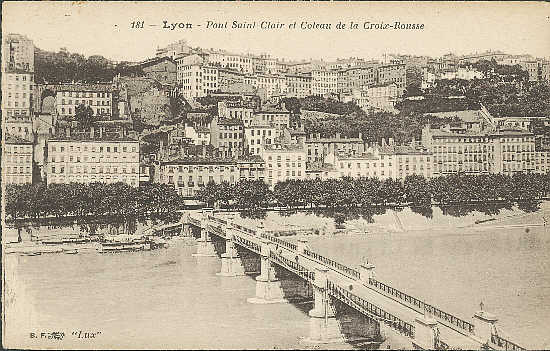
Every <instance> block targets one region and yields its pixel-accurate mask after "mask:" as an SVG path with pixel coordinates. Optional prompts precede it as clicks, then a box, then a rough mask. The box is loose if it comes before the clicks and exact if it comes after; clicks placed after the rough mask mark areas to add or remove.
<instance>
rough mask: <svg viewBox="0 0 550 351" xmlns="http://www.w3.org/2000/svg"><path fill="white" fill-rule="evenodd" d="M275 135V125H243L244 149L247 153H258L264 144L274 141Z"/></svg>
mask: <svg viewBox="0 0 550 351" xmlns="http://www.w3.org/2000/svg"><path fill="white" fill-rule="evenodd" d="M275 135H276V129H275V127H272V126H270V125H252V126H249V127H246V126H245V127H244V140H245V143H246V151H247V152H248V154H249V155H259V154H260V153H261V148H262V147H263V146H264V145H270V144H273V143H274V140H275Z"/></svg>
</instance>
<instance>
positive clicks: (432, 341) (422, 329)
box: [413, 316, 439, 350]
mask: <svg viewBox="0 0 550 351" xmlns="http://www.w3.org/2000/svg"><path fill="white" fill-rule="evenodd" d="M438 340H439V328H438V326H437V322H436V320H435V319H433V318H432V317H430V316H422V317H417V318H415V321H414V340H413V344H414V346H415V348H421V349H424V350H433V349H435V348H436V346H437V341H438Z"/></svg>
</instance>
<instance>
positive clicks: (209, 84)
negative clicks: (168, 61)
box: [177, 55, 220, 98]
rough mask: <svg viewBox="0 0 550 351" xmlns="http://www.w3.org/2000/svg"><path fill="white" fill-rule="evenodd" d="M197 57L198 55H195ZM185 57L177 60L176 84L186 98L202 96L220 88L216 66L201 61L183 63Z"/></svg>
mask: <svg viewBox="0 0 550 351" xmlns="http://www.w3.org/2000/svg"><path fill="white" fill-rule="evenodd" d="M195 56H196V57H198V55H195ZM185 59H186V58H182V59H180V60H177V62H178V65H177V69H178V73H177V77H178V85H179V86H180V89H181V91H182V94H183V96H184V97H186V98H196V97H203V96H206V95H208V94H210V93H213V92H216V91H218V90H220V87H219V85H218V68H217V67H213V66H206V65H203V64H202V63H199V62H196V63H190V64H185V63H184V61H185Z"/></svg>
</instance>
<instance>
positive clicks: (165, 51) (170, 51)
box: [156, 40, 192, 60]
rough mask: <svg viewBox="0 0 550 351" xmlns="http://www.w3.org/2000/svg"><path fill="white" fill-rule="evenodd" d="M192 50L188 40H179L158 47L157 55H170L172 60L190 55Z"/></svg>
mask: <svg viewBox="0 0 550 351" xmlns="http://www.w3.org/2000/svg"><path fill="white" fill-rule="evenodd" d="M191 52H192V49H191V47H190V46H189V45H187V41H186V40H179V41H177V42H175V43H172V44H169V45H167V46H165V47H163V48H157V52H156V57H170V58H171V59H172V60H175V59H176V58H178V57H180V56H185V55H188V54H190V53H191Z"/></svg>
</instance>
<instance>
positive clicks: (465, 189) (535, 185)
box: [5, 173, 550, 221]
mask: <svg viewBox="0 0 550 351" xmlns="http://www.w3.org/2000/svg"><path fill="white" fill-rule="evenodd" d="M549 194H550V174H531V173H529V174H526V173H518V174H515V175H513V176H507V175H500V174H490V175H463V174H455V175H448V176H441V177H436V178H424V177H422V176H417V175H414V176H408V177H406V178H405V179H404V180H394V179H387V180H380V179H377V178H350V177H343V178H340V179H327V180H320V179H315V180H287V181H284V182H279V183H277V184H276V185H275V186H274V188H273V190H271V189H270V188H269V186H268V185H267V184H266V183H264V182H263V181H261V180H241V181H239V182H238V183H236V184H229V183H227V182H222V183H219V184H216V183H213V182H211V183H208V184H207V185H205V186H204V187H203V188H202V189H201V190H200V191H199V193H198V199H199V200H200V201H202V202H204V203H205V204H207V205H208V206H210V207H214V206H217V207H220V208H226V209H233V210H240V211H243V212H248V213H251V212H254V211H259V210H265V209H268V208H273V207H285V208H288V209H291V210H292V209H300V208H301V209H308V208H309V209H315V208H317V209H319V208H321V209H328V213H329V215H331V213H332V215H331V216H333V217H335V219H337V218H336V217H338V216H341V214H340V213H339V212H338V211H335V210H336V209H344V210H345V211H344V213H346V216H345V218H348V216H349V215H350V214H351V215H352V216H353V213H354V212H357V209H360V210H359V212H365V211H367V212H368V209H372V208H374V207H377V208H384V207H405V206H410V207H411V208H413V210H414V209H415V208H416V209H418V208H419V209H420V210H418V211H419V213H422V214H424V215H426V216H430V209H431V207H432V206H433V205H437V206H440V207H452V206H456V205H465V206H464V207H462V209H461V210H460V211H471V210H473V209H480V208H481V209H484V208H490V206H489V205H490V204H491V203H492V202H498V203H501V204H504V207H510V206H511V205H512V204H515V203H517V204H518V205H519V206H520V208H522V207H523V208H522V209H525V210H535V209H536V208H537V207H538V202H539V201H540V200H542V199H546V198H547V197H548V195H549ZM5 198H6V204H5V206H6V208H5V209H6V215H7V219H8V220H16V219H25V218H29V219H40V218H46V217H54V218H63V217H69V216H75V217H87V216H112V217H123V218H126V217H144V216H145V217H148V218H176V217H177V211H178V210H181V209H184V208H185V205H184V198H183V197H182V196H180V195H179V194H178V193H177V192H176V191H175V189H174V187H173V186H172V185H169V184H147V185H143V186H140V187H139V188H134V187H131V186H129V185H127V184H124V183H112V184H105V183H90V184H82V183H70V184H49V185H47V186H46V185H44V184H43V183H40V184H32V185H31V184H19V185H15V184H14V185H8V186H6V192H5ZM468 206H469V207H468ZM501 208H502V207H501ZM453 211H455V212H456V213H458V214H460V213H461V212H460V211H458V212H457V211H456V210H453ZM367 212H366V213H367ZM368 213H370V212H368ZM496 213H498V212H496ZM345 218H344V219H342V221H343V220H345ZM337 221H339V220H338V219H337Z"/></svg>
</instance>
